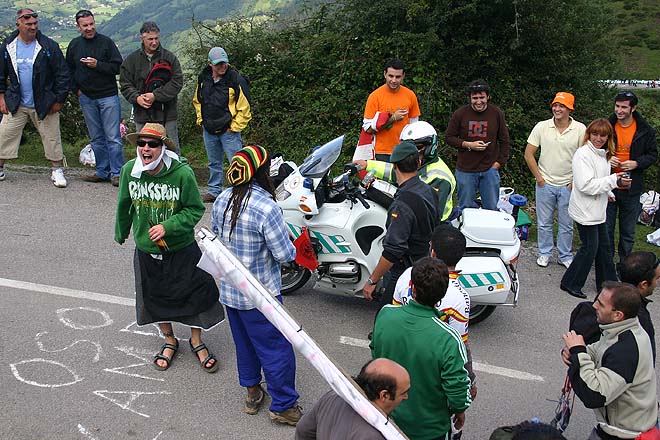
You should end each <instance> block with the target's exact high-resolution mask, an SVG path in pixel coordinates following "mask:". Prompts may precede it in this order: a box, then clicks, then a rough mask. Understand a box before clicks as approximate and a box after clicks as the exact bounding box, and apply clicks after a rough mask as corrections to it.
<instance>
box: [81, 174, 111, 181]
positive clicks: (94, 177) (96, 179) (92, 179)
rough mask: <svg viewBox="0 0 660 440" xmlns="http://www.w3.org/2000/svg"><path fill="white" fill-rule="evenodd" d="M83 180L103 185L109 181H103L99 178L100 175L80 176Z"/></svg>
mask: <svg viewBox="0 0 660 440" xmlns="http://www.w3.org/2000/svg"><path fill="white" fill-rule="evenodd" d="M80 179H81V180H84V181H85V182H92V183H101V182H107V181H108V179H103V178H101V177H99V175H98V174H87V175H84V176H80Z"/></svg>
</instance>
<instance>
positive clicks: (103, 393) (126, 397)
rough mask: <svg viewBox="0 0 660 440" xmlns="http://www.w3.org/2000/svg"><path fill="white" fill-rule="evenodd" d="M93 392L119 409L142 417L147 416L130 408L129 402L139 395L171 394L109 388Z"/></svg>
mask: <svg viewBox="0 0 660 440" xmlns="http://www.w3.org/2000/svg"><path fill="white" fill-rule="evenodd" d="M94 394H96V395H97V396H99V397H103V398H104V399H108V400H109V401H110V402H112V403H114V404H115V405H117V406H118V407H120V408H121V409H124V410H126V411H130V412H132V413H134V414H137V415H139V416H142V417H146V418H149V417H151V416H149V415H148V414H144V413H141V412H139V411H137V410H136V409H134V408H131V404H132V403H133V402H134V401H135V400H136V399H137V398H138V397H141V396H154V395H162V394H172V393H170V392H169V391H155V392H145V391H109V390H96V391H94ZM111 396H117V397H111Z"/></svg>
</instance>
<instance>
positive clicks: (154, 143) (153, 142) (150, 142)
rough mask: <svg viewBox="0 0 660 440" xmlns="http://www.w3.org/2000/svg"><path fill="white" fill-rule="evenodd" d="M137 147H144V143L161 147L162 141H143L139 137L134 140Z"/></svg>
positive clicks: (152, 146)
mask: <svg viewBox="0 0 660 440" xmlns="http://www.w3.org/2000/svg"><path fill="white" fill-rule="evenodd" d="M135 143H136V144H137V146H138V147H144V146H145V145H149V147H151V148H157V147H162V146H163V143H162V142H160V141H145V140H142V139H139V140H138V141H137V142H135Z"/></svg>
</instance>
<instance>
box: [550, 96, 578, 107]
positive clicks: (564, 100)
mask: <svg viewBox="0 0 660 440" xmlns="http://www.w3.org/2000/svg"><path fill="white" fill-rule="evenodd" d="M555 102H558V103H560V104H564V105H565V106H566V108H567V109H569V110H575V109H574V108H573V104H574V103H575V96H573V95H571V94H570V93H568V92H557V94H556V95H555V99H553V100H552V103H550V107H552V105H553V104H554V103H555Z"/></svg>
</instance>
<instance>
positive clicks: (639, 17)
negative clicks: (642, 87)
mask: <svg viewBox="0 0 660 440" xmlns="http://www.w3.org/2000/svg"><path fill="white" fill-rule="evenodd" d="M610 3H611V4H612V6H614V9H615V10H616V11H617V12H616V16H617V19H618V21H619V23H620V25H619V26H618V27H617V28H616V29H612V30H611V32H612V36H613V38H615V39H616V40H618V41H620V45H619V54H620V56H621V59H622V70H623V72H624V74H625V75H626V76H627V77H628V78H642V79H658V78H660V33H658V29H660V3H658V1H657V0H610ZM605 32H609V31H607V30H606V31H605Z"/></svg>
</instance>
